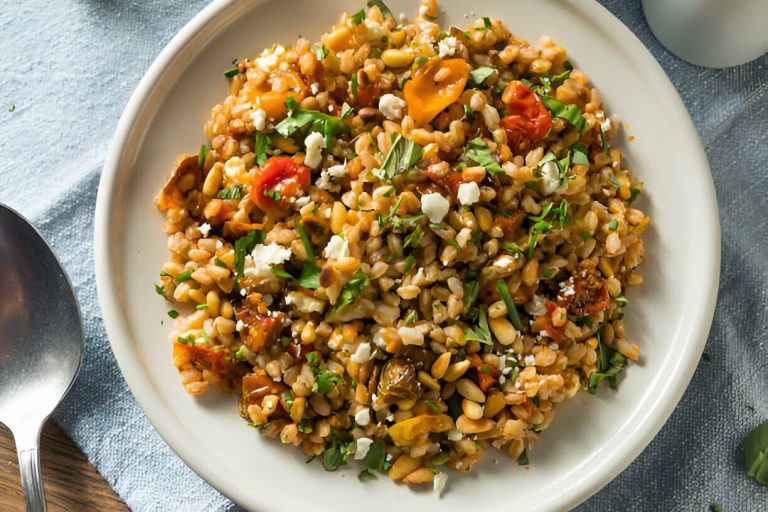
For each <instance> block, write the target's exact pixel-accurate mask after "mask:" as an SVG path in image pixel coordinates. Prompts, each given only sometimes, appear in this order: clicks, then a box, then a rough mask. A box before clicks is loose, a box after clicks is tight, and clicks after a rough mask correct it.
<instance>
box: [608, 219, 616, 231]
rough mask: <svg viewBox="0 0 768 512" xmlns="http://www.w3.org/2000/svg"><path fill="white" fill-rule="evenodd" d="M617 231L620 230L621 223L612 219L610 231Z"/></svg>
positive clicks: (609, 225) (609, 226)
mask: <svg viewBox="0 0 768 512" xmlns="http://www.w3.org/2000/svg"><path fill="white" fill-rule="evenodd" d="M617 229H619V221H618V220H616V219H612V220H611V222H609V223H608V230H609V231H616V230H617Z"/></svg>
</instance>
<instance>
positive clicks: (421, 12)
mask: <svg viewBox="0 0 768 512" xmlns="http://www.w3.org/2000/svg"><path fill="white" fill-rule="evenodd" d="M427 13H429V7H427V6H426V5H421V6H420V7H419V16H424V15H425V14H427Z"/></svg>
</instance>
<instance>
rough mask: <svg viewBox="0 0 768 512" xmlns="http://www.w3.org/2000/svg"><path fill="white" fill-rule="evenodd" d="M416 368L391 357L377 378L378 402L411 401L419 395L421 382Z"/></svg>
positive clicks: (402, 360) (404, 361) (403, 360)
mask: <svg viewBox="0 0 768 512" xmlns="http://www.w3.org/2000/svg"><path fill="white" fill-rule="evenodd" d="M417 374H418V370H417V369H416V367H415V366H414V365H413V364H412V363H410V362H408V361H406V360H405V359H402V358H399V357H393V358H392V359H390V360H389V361H387V362H386V363H384V366H383V367H382V369H381V376H380V377H379V386H378V395H379V400H380V401H381V402H383V403H385V404H392V403H395V402H397V401H398V400H412V399H416V398H418V397H419V395H420V394H421V388H422V386H421V382H419V379H418V378H417Z"/></svg>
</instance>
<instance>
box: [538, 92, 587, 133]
mask: <svg viewBox="0 0 768 512" xmlns="http://www.w3.org/2000/svg"><path fill="white" fill-rule="evenodd" d="M541 101H542V103H544V106H545V107H547V109H548V110H549V111H550V112H552V114H553V115H555V116H557V117H560V118H562V119H565V120H566V121H568V122H569V123H571V124H572V125H573V126H575V127H576V128H577V129H578V130H579V132H581V133H584V130H586V129H587V121H586V120H585V119H584V118H583V117H582V115H581V111H580V110H579V107H578V105H568V104H565V103H563V102H561V101H558V100H556V99H555V98H553V97H551V96H541Z"/></svg>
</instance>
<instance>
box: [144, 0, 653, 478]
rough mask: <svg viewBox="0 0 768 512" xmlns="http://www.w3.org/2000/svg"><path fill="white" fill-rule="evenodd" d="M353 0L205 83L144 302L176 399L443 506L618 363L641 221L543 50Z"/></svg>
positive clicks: (589, 92)
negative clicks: (197, 143) (236, 406)
mask: <svg viewBox="0 0 768 512" xmlns="http://www.w3.org/2000/svg"><path fill="white" fill-rule="evenodd" d="M369 5H370V6H371V7H370V8H369V9H368V10H367V12H366V11H361V12H359V13H356V14H349V13H343V14H342V15H341V16H340V18H339V21H338V23H337V24H336V25H335V26H334V27H333V28H332V29H331V31H330V32H329V33H327V34H326V35H324V36H323V37H322V38H321V40H320V41H319V42H318V43H317V44H311V43H310V42H309V41H307V40H305V39H299V40H298V41H297V42H296V44H295V45H294V46H292V47H284V46H281V45H279V44H275V45H274V46H273V47H272V48H270V49H268V50H265V51H264V52H262V54H261V55H259V56H258V57H257V58H254V59H247V60H244V61H242V62H240V64H239V65H238V67H237V69H235V70H233V71H230V72H228V73H227V76H228V78H229V95H228V96H227V97H226V99H225V100H224V101H223V102H222V103H221V104H219V105H216V106H215V107H214V108H213V111H212V114H211V119H210V121H209V122H208V123H206V125H205V133H206V135H207V137H208V139H209V140H210V143H209V144H208V145H206V146H204V147H203V148H202V150H201V152H200V154H199V155H182V156H180V157H179V160H178V163H177V166H176V168H175V170H174V171H173V173H172V175H171V178H170V180H169V181H168V183H167V184H166V186H165V187H164V188H163V190H162V191H161V192H160V194H159V195H158V197H157V199H156V205H157V207H158V208H159V209H160V210H162V211H165V213H166V223H165V233H166V235H167V236H168V248H169V250H170V254H171V256H170V260H169V261H168V262H166V263H165V264H164V265H163V271H162V272H161V281H162V284H161V285H158V286H157V291H158V293H160V294H161V295H163V296H164V297H165V298H166V299H168V300H169V301H174V302H178V303H187V304H189V306H190V308H189V310H188V313H187V314H184V315H181V316H179V317H178V318H177V320H176V326H177V332H175V333H174V335H173V339H174V350H173V361H174V364H175V365H176V367H177V368H178V370H179V374H180V376H181V380H182V383H183V385H184V386H185V388H186V390H187V391H188V392H189V393H190V394H200V393H203V392H205V391H206V390H207V389H208V388H209V387H210V386H211V385H214V386H219V387H222V388H224V389H226V390H233V391H236V392H238V393H241V395H242V398H241V402H240V414H241V415H242V416H243V417H244V418H245V419H246V420H248V421H249V422H250V424H251V426H254V427H257V428H259V429H261V431H262V433H263V434H264V435H266V436H269V437H273V438H279V439H280V440H281V441H282V442H283V443H286V444H293V445H296V446H301V448H302V449H303V450H304V452H305V453H306V454H308V455H311V456H322V461H323V465H324V467H325V468H326V469H328V470H334V469H337V468H338V467H339V466H341V465H343V464H345V463H346V461H347V459H348V457H349V456H351V455H352V456H354V458H355V459H364V460H365V463H366V465H367V467H368V468H369V469H368V471H369V472H370V471H372V470H379V471H387V470H388V474H389V476H390V478H392V479H394V480H403V481H404V482H405V483H407V484H422V483H428V482H433V481H434V482H435V485H436V488H440V489H441V488H442V486H443V485H444V483H445V478H446V476H445V473H443V472H442V471H440V469H439V466H442V465H446V466H447V467H449V468H452V469H454V470H458V471H468V470H469V469H471V468H472V466H473V465H474V464H475V463H476V462H477V461H478V460H480V458H481V457H482V454H483V452H484V450H485V449H486V448H487V447H489V446H492V447H494V448H497V449H501V450H505V451H507V452H508V453H509V454H510V455H511V456H512V457H515V458H518V459H519V461H520V462H521V463H525V464H527V460H528V455H527V451H528V449H529V448H530V446H531V445H532V444H533V443H534V442H535V441H536V439H537V438H538V436H539V434H540V433H541V432H542V431H543V430H545V429H546V428H547V426H548V425H549V424H550V422H551V421H552V419H553V416H554V408H555V406H556V405H557V404H558V403H560V402H562V401H563V400H565V399H566V398H571V397H573V396H574V395H575V394H576V392H577V391H578V390H579V389H582V388H585V389H588V390H589V391H590V392H593V393H594V392H595V391H596V389H597V387H598V385H599V384H600V383H601V381H603V380H606V381H608V383H609V385H610V386H611V387H612V388H615V387H616V383H617V376H618V374H619V373H620V372H621V371H622V370H623V368H624V367H625V365H626V364H627V362H628V360H633V361H637V360H638V359H639V357H640V349H639V347H638V346H637V345H636V344H634V343H632V342H630V341H629V340H628V338H627V335H626V333H625V329H624V325H623V322H622V317H623V310H624V309H623V308H624V307H625V306H626V305H627V302H626V300H625V299H624V297H623V293H624V290H625V288H626V287H627V286H628V285H638V284H642V282H643V279H642V277H641V276H639V275H638V274H636V273H635V272H634V269H635V268H636V267H637V266H638V265H640V264H641V263H642V262H643V241H642V238H641V235H642V232H643V231H644V230H645V229H646V227H647V226H648V223H649V221H650V219H649V218H648V217H647V216H646V215H644V214H643V213H642V212H641V211H640V210H638V209H636V208H634V207H630V206H629V205H631V204H632V203H633V202H634V200H635V199H636V198H637V196H638V195H639V194H640V192H641V191H642V183H640V182H639V181H638V179H637V178H636V176H635V175H634V174H633V173H632V172H631V171H629V170H628V169H627V168H626V162H625V161H624V160H623V157H622V154H621V152H620V151H619V150H618V149H616V148H614V147H611V146H609V145H608V141H609V140H610V139H611V138H612V137H613V136H614V135H615V134H616V133H617V130H618V129H619V122H618V120H617V119H616V118H615V116H610V115H609V114H607V113H606V112H605V111H604V110H603V107H602V103H601V99H600V96H599V94H598V92H597V90H596V89H594V88H593V87H592V86H591V84H590V83H589V81H588V79H587V76H586V75H585V74H584V73H583V72H581V71H579V70H576V69H573V68H572V66H571V64H570V62H569V61H568V60H567V54H566V51H565V49H564V48H562V47H560V46H557V45H556V44H555V43H554V42H553V41H552V40H551V39H549V38H542V39H541V40H540V41H539V43H538V46H537V47H534V46H531V45H530V44H529V43H528V42H527V41H525V40H523V39H520V38H517V37H515V36H514V35H513V34H511V33H510V32H509V31H508V30H507V28H506V27H505V26H504V25H503V24H502V23H501V21H499V20H494V19H489V18H481V19H479V20H478V21H476V22H475V23H474V24H473V25H472V26H470V27H469V29H468V30H467V31H462V30H460V29H457V28H455V27H451V28H450V29H449V30H448V31H442V30H441V28H440V26H439V25H437V24H436V23H435V22H434V20H435V16H436V14H437V6H436V4H435V2H434V1H430V0H422V2H421V6H420V8H419V10H418V15H417V17H416V19H415V21H414V22H413V23H405V24H399V21H400V20H395V19H394V18H392V17H391V13H389V12H388V9H386V7H385V6H384V5H383V4H382V3H381V2H378V1H373V2H369ZM436 473H437V475H438V476H437V477H435V474H436Z"/></svg>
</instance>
